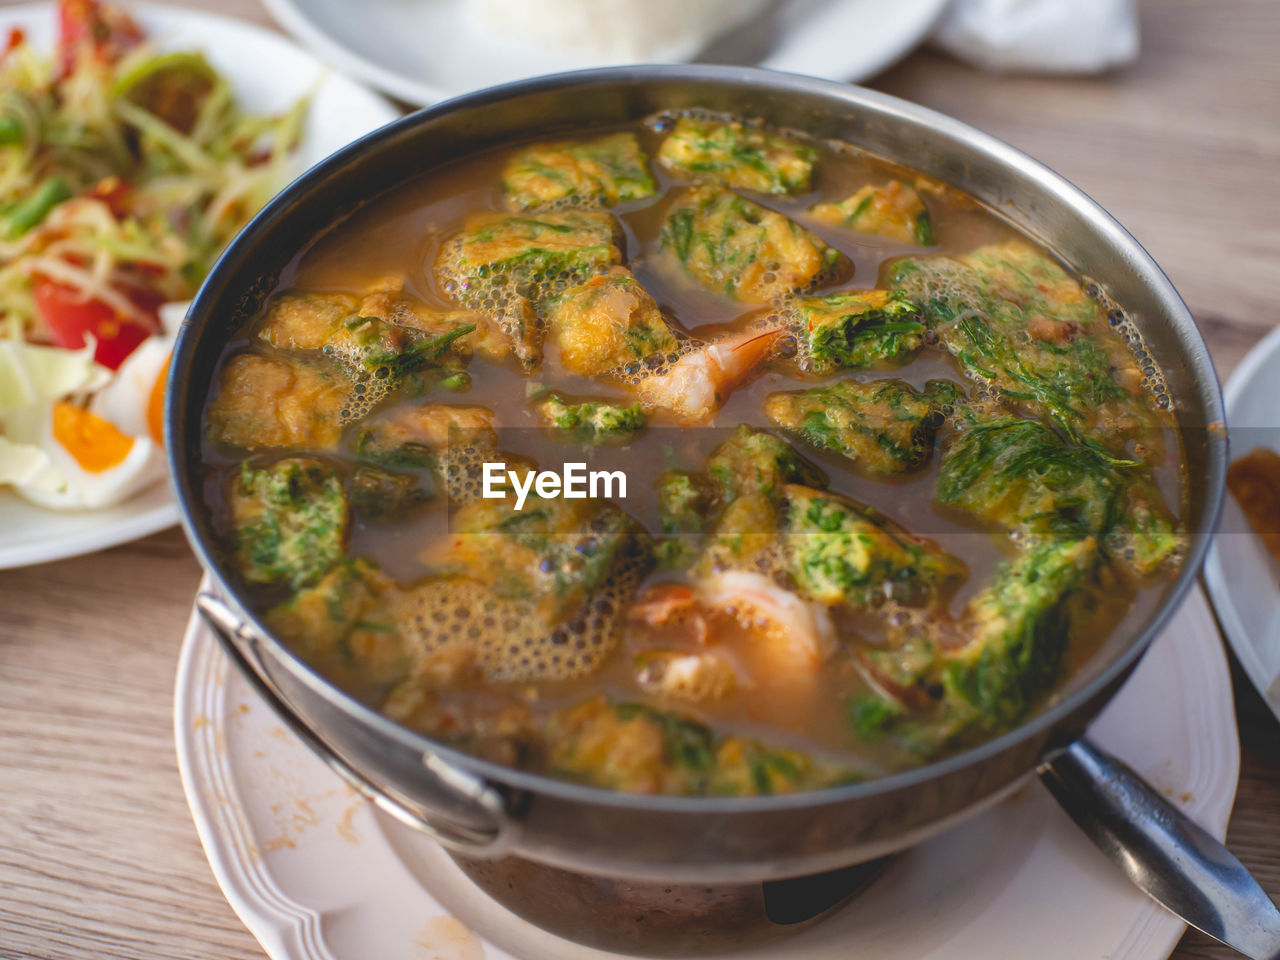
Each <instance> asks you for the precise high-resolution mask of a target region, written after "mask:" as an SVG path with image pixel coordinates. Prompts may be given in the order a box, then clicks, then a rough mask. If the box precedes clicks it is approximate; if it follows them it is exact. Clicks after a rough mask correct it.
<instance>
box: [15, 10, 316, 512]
mask: <svg viewBox="0 0 1280 960" xmlns="http://www.w3.org/2000/svg"><path fill="white" fill-rule="evenodd" d="M56 9H57V17H58V31H57V43H56V48H55V49H54V50H52V51H49V50H46V49H37V48H36V45H35V44H34V43H32V42H30V41H29V40H28V38H27V37H26V36H25V34H24V32H23V31H21V30H19V29H15V30H12V31H10V33H9V36H8V38H7V43H6V44H5V46H4V49H3V53H2V54H0V489H3V488H5V487H9V488H12V489H13V490H14V491H16V492H17V493H18V494H19V495H21V496H22V497H24V498H25V499H27V500H29V501H31V502H33V503H36V504H39V505H41V506H44V507H49V508H53V509H94V508H100V507H106V506H109V505H111V504H114V503H118V502H119V501H121V500H123V499H125V498H127V497H129V496H130V495H132V494H133V493H135V492H137V491H139V490H140V489H142V488H143V487H146V486H149V485H151V484H152V483H154V482H155V481H156V480H158V479H159V478H160V477H161V476H163V471H164V468H163V462H162V461H163V457H162V426H161V410H162V408H163V399H164V396H163V394H164V380H165V373H166V371H167V367H168V359H169V352H170V347H171V345H172V338H173V333H174V332H175V330H176V327H177V324H178V323H179V322H180V321H181V319H182V315H183V312H184V310H185V301H186V300H188V299H190V298H191V297H192V296H193V295H194V294H195V291H196V289H197V288H198V287H199V285H200V283H201V281H202V280H203V278H204V276H205V274H206V272H207V271H208V270H209V268H210V266H211V265H212V263H213V261H214V259H215V257H216V256H217V255H218V253H219V252H220V251H221V250H222V248H223V247H224V246H225V245H226V243H227V242H228V241H229V240H230V239H231V238H232V237H233V236H234V235H235V234H236V232H237V231H238V230H239V229H240V228H241V227H242V226H243V225H244V223H245V222H246V221H247V220H248V219H249V217H251V216H252V215H253V214H254V212H256V211H257V210H258V209H259V208H260V207H261V206H262V205H263V204H264V203H265V202H266V201H267V200H268V199H269V198H270V197H271V196H272V195H273V194H274V193H275V192H276V191H277V190H278V189H279V188H280V187H281V186H282V185H283V184H284V182H285V180H286V179H287V176H288V174H289V173H290V164H291V162H292V160H293V156H292V155H293V154H294V152H295V150H296V148H297V146H298V144H299V141H300V138H301V134H302V128H303V122H304V117H305V115H306V111H307V106H308V102H307V99H306V98H303V99H301V100H299V101H298V102H296V103H295V104H294V105H293V106H292V107H291V108H290V109H289V110H287V111H286V112H285V113H283V114H281V115H278V116H267V115H258V114H254V113H250V112H247V111H245V110H244V109H242V107H241V106H240V105H239V104H238V103H237V102H236V97H235V95H234V93H233V90H232V85H231V83H230V82H229V80H228V79H227V78H226V77H225V76H223V75H221V74H220V73H219V72H218V71H217V70H215V69H214V68H213V67H212V66H211V65H210V63H209V62H208V60H206V59H205V57H204V55H203V54H201V53H199V52H188V51H176V52H175V51H162V50H159V49H157V47H156V46H155V45H154V44H153V43H152V42H151V41H150V40H149V38H148V37H147V36H146V35H145V33H144V31H143V29H142V28H141V27H140V26H139V24H138V23H137V22H136V21H135V20H134V19H133V18H132V17H130V16H129V15H128V14H127V13H126V12H124V11H123V10H120V9H117V8H115V7H112V6H109V5H107V4H103V3H99V2H97V0H61V2H59V3H58V4H57V8H56Z"/></svg>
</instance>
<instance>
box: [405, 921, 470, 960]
mask: <svg viewBox="0 0 1280 960" xmlns="http://www.w3.org/2000/svg"><path fill="white" fill-rule="evenodd" d="M413 948H414V951H413V953H411V954H410V956H411V957H413V958H414V960H484V944H483V943H482V942H481V940H480V938H479V937H477V936H476V935H475V934H474V933H472V932H471V931H470V930H469V929H467V927H466V926H465V925H464V924H463V923H462V922H461V921H459V920H457V919H455V918H454V917H451V916H449V915H448V914H447V913H442V914H440V915H439V916H435V917H428V918H427V919H426V921H425V922H424V923H423V924H422V926H421V927H419V928H418V932H417V934H416V935H415V936H414V938H413Z"/></svg>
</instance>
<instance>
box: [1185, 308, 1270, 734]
mask: <svg viewBox="0 0 1280 960" xmlns="http://www.w3.org/2000/svg"><path fill="white" fill-rule="evenodd" d="M1224 398H1225V400H1226V406H1227V427H1228V430H1229V431H1230V437H1231V455H1232V456H1233V457H1240V456H1244V455H1245V454H1247V453H1248V452H1249V451H1250V450H1251V449H1253V448H1254V447H1258V446H1265V447H1270V448H1271V449H1273V450H1275V451H1276V452H1277V453H1280V328H1277V329H1275V330H1272V331H1271V333H1269V334H1268V335H1267V336H1266V337H1264V338H1263V340H1262V342H1261V343H1259V344H1258V345H1257V346H1256V347H1254V348H1253V349H1252V350H1250V351H1249V353H1248V354H1247V355H1246V356H1245V358H1244V360H1242V361H1241V362H1240V366H1238V367H1236V370H1235V372H1234V373H1233V374H1232V375H1231V379H1230V380H1228V381H1227V387H1226V390H1225V391H1224ZM1204 577H1205V582H1206V583H1207V584H1208V587H1209V596H1210V597H1212V598H1213V607H1214V609H1215V610H1216V611H1217V612H1218V620H1219V622H1220V623H1221V624H1222V629H1223V631H1224V632H1225V633H1226V635H1227V639H1228V640H1229V641H1230V642H1231V647H1232V649H1233V650H1235V652H1236V656H1237V657H1238V658H1239V660H1240V665H1241V666H1242V667H1244V672H1245V673H1246V674H1248V676H1249V679H1250V680H1252V681H1253V685H1254V686H1255V687H1257V688H1258V692H1259V693H1261V694H1262V698H1263V699H1264V700H1266V701H1267V704H1268V706H1270V707H1271V709H1272V711H1273V712H1274V713H1275V715H1276V716H1277V717H1280V586H1278V584H1280V564H1277V563H1276V561H1275V560H1274V559H1272V557H1271V554H1269V553H1268V552H1267V550H1266V548H1265V547H1263V545H1262V541H1261V540H1259V539H1258V537H1257V535H1256V534H1255V533H1253V532H1252V531H1251V530H1250V528H1249V523H1248V521H1247V520H1245V518H1244V514H1243V513H1242V512H1241V510H1240V507H1239V506H1238V505H1237V504H1236V501H1235V499H1234V498H1233V497H1231V496H1230V495H1228V497H1227V502H1226V505H1225V507H1224V508H1223V512H1222V522H1221V523H1220V524H1219V525H1218V534H1217V535H1216V536H1215V537H1214V539H1213V546H1212V547H1211V548H1210V549H1209V558H1208V561H1207V562H1206V563H1205V568H1204Z"/></svg>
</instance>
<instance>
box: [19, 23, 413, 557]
mask: <svg viewBox="0 0 1280 960" xmlns="http://www.w3.org/2000/svg"><path fill="white" fill-rule="evenodd" d="M129 9H130V12H132V13H133V14H134V15H135V16H136V17H137V19H138V22H139V23H140V24H141V26H142V28H143V29H144V30H145V31H146V33H147V36H148V37H149V38H151V39H152V41H153V42H154V43H155V44H156V46H157V47H159V48H160V49H163V50H199V51H202V52H203V53H204V55H205V56H206V57H208V59H209V62H210V63H212V64H213V66H214V67H215V68H216V69H218V70H219V71H220V72H221V73H222V74H223V75H224V76H226V77H227V78H229V79H230V80H231V82H232V85H233V87H234V89H235V93H236V97H237V99H238V101H239V102H240V103H241V104H243V105H244V106H245V107H246V108H247V109H249V110H253V111H258V112H267V113H276V112H280V111H283V110H286V109H288V107H289V106H290V105H292V104H293V103H294V102H295V101H296V100H297V99H298V98H299V97H301V96H305V95H307V94H311V95H312V100H311V109H310V112H309V113H308V115H307V123H306V130H305V135H304V137H303V140H302V143H301V144H300V145H299V148H298V153H297V171H298V172H299V173H301V172H302V171H303V170H305V169H306V168H307V167H310V166H312V165H313V164H315V163H318V162H319V161H321V160H323V159H324V158H325V157H327V156H328V155H329V154H331V153H333V152H334V151H335V150H338V149H339V148H341V147H343V146H345V145H346V144H348V143H350V142H351V141H352V140H355V139H356V138H358V137H361V136H363V135H364V134H366V133H369V132H370V131H372V130H375V129H377V128H378V127H380V126H382V125H383V124H385V123H387V122H389V121H391V120H394V119H395V118H396V117H397V116H398V115H399V113H398V111H397V110H396V109H395V108H394V107H392V106H391V104H389V103H388V102H387V101H386V100H384V99H383V98H382V97H381V96H379V95H378V94H376V93H373V92H371V91H370V90H368V89H366V88H365V87H363V86H361V85H360V84H358V83H356V82H354V81H352V80H348V79H347V78H346V77H344V76H341V75H340V74H337V73H335V72H334V71H333V70H332V69H330V68H329V67H326V66H325V65H324V64H323V63H321V62H320V61H319V60H317V59H316V58H315V57H314V56H312V55H311V54H309V53H307V52H306V51H304V50H302V49H301V48H299V47H298V46H297V45H296V44H295V43H293V42H292V41H290V40H289V39H288V38H287V37H283V36H281V35H280V34H278V33H274V32H273V31H271V30H267V29H264V28H262V27H259V26H255V25H254V24H251V23H244V22H243V21H240V20H233V19H231V18H230V17H222V16H217V15H216V14H210V13H201V12H198V11H195V10H183V9H181V8H178V7H169V6H159V5H151V4H139V5H136V6H130V8H129ZM17 27H20V28H22V30H23V31H25V33H26V35H27V38H28V40H29V41H30V42H31V43H34V44H36V45H37V47H38V48H40V49H48V50H52V48H53V44H54V42H55V38H56V36H57V32H56V27H57V11H56V9H55V6H54V5H53V4H51V3H33V4H23V5H21V6H14V7H4V8H0V34H3V35H7V34H8V31H9V30H11V29H14V28H17ZM282 186H283V184H282ZM177 522H178V506H177V504H176V503H175V502H174V501H173V498H172V496H171V495H170V493H169V489H168V487H167V486H166V485H164V484H157V485H155V486H153V487H151V488H150V489H148V490H146V491H144V492H142V493H140V494H138V495H137V496H135V497H132V498H130V499H129V500H127V501H125V502H124V503H122V504H119V505H117V506H114V507H109V508H107V509H104V510H85V511H77V512H69V513H58V512H55V511H51V510H46V509H44V508H42V507H37V506H35V505H34V504H30V503H28V502H27V501H25V500H23V499H22V498H21V497H19V496H17V495H16V494H15V493H13V492H12V491H10V490H7V489H0V570H3V569H7V568H9V567H22V566H28V565H30V564H34V563H46V562H48V561H51V560H61V559H64V558H66V557H74V556H78V555H80V554H82V553H90V552H92V551H94V550H102V549H105V548H107V547H113V546H116V545H118V544H121V543H127V542H128V541H130V540H136V539H137V538H139V537H145V536H147V535H148V534H152V533H155V532H156V531H157V530H163V529H165V528H166V527H170V526H172V525H173V524H175V523H177Z"/></svg>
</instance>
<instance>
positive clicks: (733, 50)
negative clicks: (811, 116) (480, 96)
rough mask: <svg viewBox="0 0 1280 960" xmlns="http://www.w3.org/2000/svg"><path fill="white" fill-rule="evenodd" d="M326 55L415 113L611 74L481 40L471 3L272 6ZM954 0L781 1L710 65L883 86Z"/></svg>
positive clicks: (273, 0)
mask: <svg viewBox="0 0 1280 960" xmlns="http://www.w3.org/2000/svg"><path fill="white" fill-rule="evenodd" d="M264 2H265V3H266V6H267V9H268V10H270V11H271V15H272V16H274V17H275V18H276V20H277V21H279V23H280V24H281V26H283V27H284V28H285V29H286V30H288V31H289V32H290V33H291V34H293V35H294V36H295V37H297V38H298V39H299V40H300V41H302V43H304V44H306V46H307V47H309V48H310V49H312V50H314V51H315V52H316V54H317V55H319V56H320V57H321V58H323V59H324V60H326V61H327V62H329V63H332V64H333V65H334V66H336V67H338V68H339V69H340V70H343V71H344V72H346V73H349V74H351V76H353V77H358V78H359V79H361V80H364V81H365V82H367V83H370V84H372V85H373V86H375V87H377V88H379V89H380V90H384V91H385V92H387V93H389V94H391V95H392V96H395V97H398V98H400V99H401V100H404V101H407V102H408V103H414V104H419V105H426V104H429V103H434V102H435V101H437V100H442V99H444V98H446V97H452V96H457V95H458V94H461V93H466V92H468V91H471V90H478V89H480V88H482V87H488V86H493V85H494V84H498V83H506V82H507V81H510V80H518V79H521V78H523V77H532V76H538V75H540V74H546V73H558V72H560V71H562V70H570V69H575V68H579V67H585V66H599V65H602V64H598V63H594V64H593V63H588V62H586V61H582V60H575V59H573V58H571V57H568V56H566V55H564V54H558V53H556V52H554V51H548V50H540V49H537V48H535V47H532V46H529V47H524V46H518V45H514V44H512V43H510V42H503V41H498V40H491V39H488V38H486V37H484V36H482V35H479V34H477V33H476V32H475V31H474V30H473V29H472V28H471V27H470V26H469V25H468V23H467V21H466V18H465V15H464V12H463V7H464V0H362V2H360V3H352V2H350V0H264ZM945 7H946V0H894V2H893V3H886V2H884V0H782V2H780V3H776V4H773V5H772V7H771V8H770V10H769V12H768V13H766V15H765V16H764V17H762V18H761V19H759V20H756V21H753V22H752V23H750V24H748V25H746V26H744V27H742V28H740V29H739V30H737V31H735V32H733V33H731V34H730V35H728V36H725V37H722V38H720V39H718V40H716V41H714V42H713V44H712V45H711V46H710V47H709V48H708V49H707V50H706V52H705V53H704V55H703V57H704V59H706V60H708V61H712V62H717V63H734V64H738V65H743V66H746V65H753V64H754V65H759V66H762V67H769V68H771V69H774V70H784V71H788V72H791V73H804V74H809V75H811V76H818V77H826V78H828V79H831V80H841V81H858V80H865V79H866V78H867V77H871V76H874V75H875V74H877V73H879V72H880V71H881V70H883V69H885V68H886V67H888V66H890V65H891V64H893V63H894V62H895V61H897V60H899V59H900V58H901V57H903V56H905V55H906V54H907V53H908V52H910V51H911V50H912V48H914V47H915V46H916V45H917V44H918V43H920V42H921V41H922V40H923V39H924V37H925V36H926V35H927V34H928V32H929V30H930V28H931V27H932V26H933V24H934V23H935V21H937V19H938V17H939V16H940V15H941V13H942V11H943V9H944V8H945Z"/></svg>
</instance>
